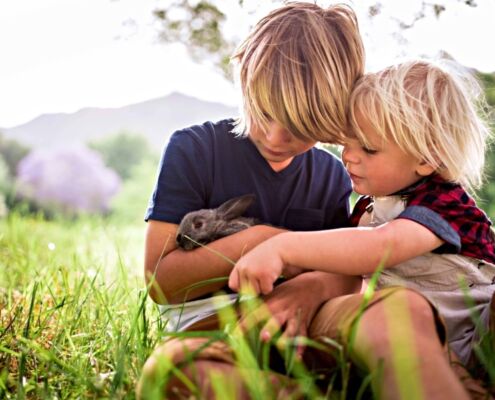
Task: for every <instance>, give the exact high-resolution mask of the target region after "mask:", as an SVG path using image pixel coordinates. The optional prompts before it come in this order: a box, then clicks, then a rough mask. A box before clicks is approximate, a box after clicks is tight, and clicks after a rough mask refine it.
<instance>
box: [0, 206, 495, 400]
mask: <svg viewBox="0 0 495 400" xmlns="http://www.w3.org/2000/svg"><path fill="white" fill-rule="evenodd" d="M144 228H145V226H144V224H140V223H136V224H135V225H130V224H128V223H125V224H124V223H119V221H113V220H111V219H110V218H106V219H105V218H97V217H84V218H79V219H74V220H64V219H56V220H51V221H46V220H44V219H43V218H42V217H20V216H19V215H17V214H15V213H13V214H11V215H10V216H9V218H8V219H5V220H0V398H6V399H14V398H15V399H62V398H64V399H73V398H74V399H75V398H77V399H80V398H88V399H89V398H91V399H94V398H111V399H134V398H135V396H136V395H135V387H136V384H137V382H138V381H139V378H140V376H141V372H142V368H143V364H144V362H145V361H146V360H147V359H148V357H149V356H150V354H151V353H152V351H153V350H154V349H155V348H156V347H157V345H158V344H159V343H160V342H161V341H162V340H164V339H166V338H173V337H175V338H188V337H206V338H207V339H208V340H207V341H206V343H205V346H209V345H211V343H215V342H218V341H224V342H226V343H227V344H228V346H229V348H230V349H231V351H232V354H233V357H234V358H235V360H236V363H237V364H236V367H237V368H238V373H239V375H240V377H241V379H242V381H243V382H244V383H245V385H246V387H247V389H248V392H249V393H250V395H251V398H253V399H272V398H276V397H277V393H278V395H280V393H287V396H286V397H284V398H291V396H292V397H293V398H301V396H304V397H305V398H310V399H341V400H344V399H351V398H352V399H361V398H363V399H364V398H369V397H370V396H372V393H371V387H372V386H373V381H375V380H376V379H379V376H380V375H381V374H380V371H371V373H370V374H369V375H366V376H360V377H359V380H356V379H355V378H354V377H353V376H352V375H353V371H352V368H351V362H350V357H349V351H350V350H352V346H353V340H354V339H353V338H354V336H355V333H354V335H352V334H351V338H350V343H348V344H347V345H344V346H343V345H342V344H339V343H337V342H335V341H333V340H331V339H329V338H326V339H325V338H324V339H323V340H322V341H319V342H315V341H312V340H310V339H308V338H302V337H300V338H295V339H289V340H287V339H285V338H283V337H281V336H280V333H278V334H277V333H275V334H274V335H273V338H272V340H271V341H270V342H268V343H265V342H263V341H261V340H260V338H259V333H260V332H259V329H260V327H259V325H258V324H257V323H253V324H251V325H250V324H249V321H246V326H248V328H249V329H248V330H247V332H244V331H241V330H240V329H238V328H237V322H238V311H239V310H242V312H243V313H244V314H246V313H249V312H250V311H253V310H255V309H256V310H258V311H260V310H261V311H263V310H264V312H265V314H266V317H268V315H269V311H268V310H267V309H266V306H264V305H263V304H262V303H261V302H260V300H259V299H258V298H257V297H256V296H252V295H249V294H248V295H245V296H243V300H244V301H242V302H241V303H240V304H238V305H237V308H235V307H232V306H229V307H224V308H222V310H221V311H220V312H219V317H220V319H221V329H219V330H216V331H209V332H181V333H167V332H165V322H166V321H163V320H162V319H161V318H160V314H159V309H158V307H157V306H156V305H155V304H154V303H153V302H152V301H151V300H150V299H149V298H148V294H147V288H146V287H145V284H144V279H143V275H142V274H143V268H142V252H143V247H144ZM381 267H382V266H380V267H379V268H378V272H377V273H376V274H375V275H374V276H373V278H372V280H371V285H370V287H369V290H368V292H367V293H366V296H365V299H364V302H363V304H362V307H361V309H360V313H362V312H363V311H364V309H365V307H366V305H367V304H368V301H369V300H370V298H371V296H372V295H373V290H374V284H375V283H376V279H377V276H378V275H379V273H380V270H381ZM223 279H226V278H218V279H217V280H216V281H219V280H223ZM207 283H208V282H202V283H198V284H197V285H202V284H207ZM210 283H211V282H210ZM194 287H195V286H192V287H190V288H186V289H185V291H186V292H187V291H188V290H191V289H193V288H194ZM392 311H393V310H392ZM394 313H395V311H393V312H391V318H393V315H392V314H394ZM358 319H359V318H358ZM255 322H256V321H255ZM488 340H491V341H489V342H486V343H488V344H489V345H487V344H486V343H485V345H483V346H480V347H478V348H476V352H477V354H479V356H480V358H481V359H482V360H484V361H485V365H486V366H488V369H489V378H491V380H492V381H493V376H494V372H493V360H494V359H495V357H494V354H495V351H494V346H493V343H494V342H493V338H491V337H489V338H488ZM299 345H304V346H305V347H306V348H311V347H313V348H316V349H318V350H319V351H322V352H326V353H328V354H331V355H332V357H333V359H334V360H335V365H332V366H328V368H327V369H326V370H323V371H322V370H319V371H309V370H308V369H307V367H306V366H305V364H304V363H303V362H302V361H301V360H300V358H299V357H297V354H296V349H297V346H299ZM397 346H399V347H400V343H399V342H397ZM200 350H201V349H200ZM200 350H199V351H200ZM196 354H197V352H192V353H191V354H189V355H188V356H189V358H188V359H189V360H192V359H194V356H195V355H196ZM274 354H277V357H278V358H279V359H280V360H281V361H280V365H279V366H278V368H281V370H282V371H283V373H281V374H275V375H273V374H272V372H273V370H272V367H273V366H272V363H271V362H270V360H272V357H273V355H274ZM397 355H398V358H397V360H399V358H400V357H409V355H408V354H406V353H404V352H403V351H399V352H398V353H397ZM164 362H165V364H164V365H163V368H162V370H161V372H160V374H158V375H159V376H157V377H156V380H155V381H149V382H148V383H149V386H148V387H147V390H148V393H149V396H148V397H147V398H157V399H158V398H161V397H162V396H161V393H163V392H162V390H163V385H164V384H165V383H166V382H167V380H168V379H169V378H170V376H171V375H174V376H175V377H177V378H178V379H179V380H180V381H182V382H183V384H184V385H185V386H187V387H189V388H190V390H191V391H192V392H193V393H197V394H198V398H201V393H200V392H199V389H197V388H196V387H195V386H194V383H193V382H192V381H191V380H189V378H188V377H187V376H186V375H184V373H183V372H182V371H181V370H180V367H181V366H180V365H172V364H170V363H169V362H166V360H164ZM397 363H398V364H400V360H399V361H397ZM397 368H398V369H399V370H400V365H398V367H397ZM377 377H378V378H377ZM289 378H290V379H289ZM211 384H212V388H213V390H214V391H215V393H216V394H217V397H218V398H219V399H230V398H232V394H233V393H234V391H235V390H236V389H235V385H233V383H232V382H230V381H229V380H228V377H227V379H226V377H222V376H221V375H218V374H216V373H215V372H214V371H212V374H211ZM406 386H407V385H406ZM298 396H299V397H298Z"/></svg>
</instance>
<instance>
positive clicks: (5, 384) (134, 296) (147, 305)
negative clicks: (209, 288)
mask: <svg viewBox="0 0 495 400" xmlns="http://www.w3.org/2000/svg"><path fill="white" fill-rule="evenodd" d="M143 228H144V227H143V226H138V227H123V226H118V225H117V226H115V225H111V224H110V223H109V222H108V221H103V220H101V219H97V218H86V219H81V220H74V221H64V220H60V221H51V222H47V221H44V220H43V219H42V218H28V219H24V218H21V217H19V216H17V215H15V214H14V215H12V216H11V217H10V218H9V219H7V220H3V221H0V232H1V233H0V398H2V397H6V398H21V399H22V398H36V399H39V398H47V399H53V398H59V399H62V398H63V399H66V398H133V397H134V387H135V383H136V381H137V379H138V377H139V374H140V370H141V366H142V364H143V363H144V361H145V360H146V358H147V357H148V355H149V353H150V352H151V350H152V349H153V348H154V347H155V345H156V341H157V338H158V337H159V335H158V332H159V331H160V329H161V324H160V321H159V320H157V315H158V314H157V311H156V310H155V307H154V306H153V304H152V302H150V301H148V300H147V293H146V290H145V288H144V287H143V278H142V251H143V250H142V249H143V236H144V235H143Z"/></svg>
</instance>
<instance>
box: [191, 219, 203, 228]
mask: <svg viewBox="0 0 495 400" xmlns="http://www.w3.org/2000/svg"><path fill="white" fill-rule="evenodd" d="M202 226H203V221H194V222H193V227H194V229H200V228H201V227H202Z"/></svg>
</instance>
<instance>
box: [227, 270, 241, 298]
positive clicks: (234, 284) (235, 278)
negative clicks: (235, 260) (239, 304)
mask: <svg viewBox="0 0 495 400" xmlns="http://www.w3.org/2000/svg"><path fill="white" fill-rule="evenodd" d="M229 288H231V289H232V290H233V291H234V292H238V291H239V272H238V270H237V268H234V269H233V270H232V272H231V273H230V276H229Z"/></svg>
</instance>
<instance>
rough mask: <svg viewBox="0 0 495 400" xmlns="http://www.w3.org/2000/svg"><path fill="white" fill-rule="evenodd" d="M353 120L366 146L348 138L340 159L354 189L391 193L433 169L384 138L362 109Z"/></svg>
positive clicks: (373, 194)
mask: <svg viewBox="0 0 495 400" xmlns="http://www.w3.org/2000/svg"><path fill="white" fill-rule="evenodd" d="M356 120H357V122H358V125H359V127H360V128H361V130H362V131H363V132H364V133H365V134H366V137H367V139H368V141H369V146H368V147H366V146H364V145H363V144H362V143H360V142H359V141H358V140H357V139H350V140H348V142H347V143H346V145H345V146H344V150H343V152H342V160H343V161H344V164H345V167H346V169H347V172H348V173H349V175H350V177H351V180H352V187H353V189H354V191H355V192H356V193H359V194H362V195H372V196H386V195H390V194H392V193H395V192H398V191H399V190H401V189H404V188H406V187H408V186H410V185H412V184H413V183H415V182H417V181H418V180H419V179H421V177H422V176H426V175H429V174H430V173H432V172H433V171H432V169H430V168H429V167H428V166H427V165H425V164H424V163H422V162H420V161H418V160H417V159H416V158H415V157H413V156H412V155H410V154H408V153H406V152H404V151H403V150H402V149H401V148H400V147H399V146H398V145H397V144H395V143H394V142H392V141H391V140H387V141H384V140H383V139H382V137H381V136H380V135H378V134H377V132H376V131H375V130H374V128H373V126H372V125H371V124H370V123H369V121H368V120H367V119H366V118H365V117H364V116H363V114H362V113H358V114H357V118H356Z"/></svg>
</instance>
